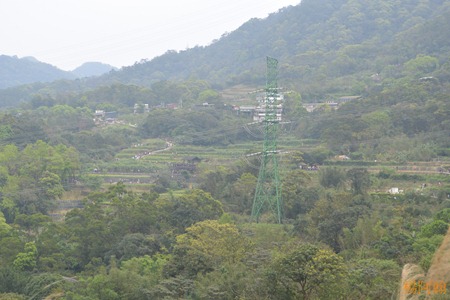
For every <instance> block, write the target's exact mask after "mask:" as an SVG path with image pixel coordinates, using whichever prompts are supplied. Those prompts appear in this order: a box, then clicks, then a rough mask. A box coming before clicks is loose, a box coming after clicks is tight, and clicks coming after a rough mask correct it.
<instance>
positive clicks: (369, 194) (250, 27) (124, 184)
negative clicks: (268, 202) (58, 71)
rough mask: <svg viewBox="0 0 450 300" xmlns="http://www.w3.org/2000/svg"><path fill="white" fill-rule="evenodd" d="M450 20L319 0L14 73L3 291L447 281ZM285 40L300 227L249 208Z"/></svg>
mask: <svg viewBox="0 0 450 300" xmlns="http://www.w3.org/2000/svg"><path fill="white" fill-rule="evenodd" d="M449 20H450V1H444V0H430V1H426V0H425V1H418V0H416V1H413V0H408V1H400V0H398V1H397V0H383V1H381V0H377V1H362V0H338V1H331V0H303V1H302V2H301V4H299V5H297V6H294V7H287V8H285V9H283V10H281V11H279V12H277V13H274V14H271V15H270V16H269V17H267V18H266V19H262V20H261V19H252V20H250V21H248V22H246V23H245V24H243V25H242V26H241V27H240V28H239V29H237V30H236V31H234V32H230V33H228V34H225V35H223V36H222V37H220V38H219V39H218V40H217V41H214V42H213V43H212V44H211V45H209V46H207V47H196V48H193V49H188V50H185V51H181V52H175V51H168V52H167V53H166V54H164V55H162V56H160V57H157V58H155V59H153V60H151V61H147V62H144V61H142V62H140V63H137V64H135V65H134V66H131V67H127V68H124V69H121V70H117V71H111V72H110V73H108V74H107V75H103V76H100V77H95V78H82V79H77V80H60V81H54V82H51V83H34V84H26V85H22V86H19V87H14V88H8V89H4V90H0V103H1V106H2V107H3V108H4V109H3V110H2V111H1V112H0V299H16V300H22V299H55V300H56V299H61V300H86V299H105V300H111V299H127V300H128V299H131V300H133V299H136V300H141V299H164V300H167V299H224V300H225V299H230V300H231V299H254V300H259V299H279V300H286V299H292V300H294V299H305V300H306V299H314V300H316V299H320V300H322V299H330V300H331V299H351V300H353V299H354V300H357V299H395V298H396V297H402V299H405V298H407V299H411V298H412V297H416V298H418V299H425V298H427V297H428V298H430V299H446V298H445V297H447V298H448V293H449V290H448V286H449V284H450V282H449V281H448V278H450V277H449V276H450V275H449V274H448V270H447V269H445V268H444V267H442V266H445V261H444V262H443V263H444V264H441V263H440V262H441V261H443V260H445V258H446V257H448V255H447V253H446V251H447V250H448V249H447V248H448V240H449V235H447V236H445V235H446V233H447V232H448V230H449V225H450V139H449V137H450V121H449V120H450V100H449V95H450V60H449V58H450V53H449V51H450V47H449V43H450V42H449V41H450V39H449V37H450V35H449V31H448V30H447V28H450V26H449ZM267 56H272V57H275V58H277V59H278V61H279V65H278V78H277V80H278V82H277V83H278V86H279V87H281V88H280V94H282V95H283V102H282V115H281V122H279V123H278V122H275V123H277V124H279V127H278V128H277V129H278V131H277V140H276V142H277V143H276V144H277V148H276V149H277V150H276V151H273V152H272V153H276V154H277V157H278V158H279V160H278V164H277V166H278V169H279V183H280V190H281V203H282V206H281V207H282V212H283V214H282V224H274V223H276V222H275V220H276V218H275V217H274V216H273V214H272V213H271V212H270V210H269V209H267V210H263V211H262V213H261V215H260V218H259V219H258V221H259V222H256V223H255V222H251V218H250V215H251V213H252V210H253V203H254V197H255V190H256V186H257V182H258V176H259V169H260V165H261V164H262V159H261V152H262V151H263V142H264V133H265V132H267V131H265V130H266V129H267V128H264V126H263V125H264V124H265V123H266V122H257V121H256V120H255V116H256V117H257V114H255V113H254V112H257V109H256V106H257V105H258V103H261V100H262V99H264V98H262V97H264V96H265V95H264V93H261V92H263V91H264V88H265V85H266V82H265V81H266V57H267ZM272 71H273V70H272ZM272 83H273V82H272ZM258 90H259V91H258ZM265 99H267V98H265ZM277 99H278V98H277ZM280 99H281V97H280ZM258 101H260V102H258ZM262 103H263V102H262ZM277 110H278V108H277ZM263 186H264V184H263ZM264 208H265V207H264ZM447 252H448V251H447ZM402 269H403V273H402ZM425 274H426V275H425Z"/></svg>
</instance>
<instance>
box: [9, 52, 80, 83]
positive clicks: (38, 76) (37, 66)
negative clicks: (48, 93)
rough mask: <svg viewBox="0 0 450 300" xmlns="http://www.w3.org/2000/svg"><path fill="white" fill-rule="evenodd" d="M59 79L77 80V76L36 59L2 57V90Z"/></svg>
mask: <svg viewBox="0 0 450 300" xmlns="http://www.w3.org/2000/svg"><path fill="white" fill-rule="evenodd" d="M57 79H75V76H74V75H72V74H71V73H70V72H66V71H63V70H60V69H58V68H57V67H55V66H52V65H50V64H46V63H43V62H40V61H38V60H37V59H35V58H34V57H24V58H18V57H17V56H7V55H0V89H4V88H8V87H12V86H17V85H21V84H27V83H32V82H50V81H54V80H57Z"/></svg>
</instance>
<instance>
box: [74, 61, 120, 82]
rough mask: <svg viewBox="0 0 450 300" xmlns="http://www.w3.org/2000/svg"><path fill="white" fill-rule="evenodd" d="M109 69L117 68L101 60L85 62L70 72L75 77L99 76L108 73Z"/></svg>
mask: <svg viewBox="0 0 450 300" xmlns="http://www.w3.org/2000/svg"><path fill="white" fill-rule="evenodd" d="M111 70H117V68H116V67H113V66H111V65H108V64H104V63H101V62H86V63H84V64H82V65H81V66H79V67H78V68H76V69H75V70H73V71H72V74H74V75H75V76H76V77H79V78H82V77H91V76H100V75H103V74H105V73H108V72H109V71H111Z"/></svg>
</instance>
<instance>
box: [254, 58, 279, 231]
mask: <svg viewBox="0 0 450 300" xmlns="http://www.w3.org/2000/svg"><path fill="white" fill-rule="evenodd" d="M266 76H267V79H266V88H265V96H264V100H263V101H262V103H261V111H262V112H264V114H263V117H262V119H261V122H263V125H264V146H263V151H262V153H261V166H260V168H259V175H258V182H257V184H256V191H255V197H254V199H253V207H252V221H256V222H259V218H260V216H261V214H262V213H263V212H265V211H268V210H271V211H272V213H273V215H274V217H275V222H277V223H282V221H283V210H282V199H281V183H280V177H279V174H278V157H277V136H278V127H279V123H280V121H281V111H282V102H281V101H282V97H281V96H280V94H279V93H278V83H277V76H278V61H277V60H276V59H274V58H271V57H267V75H266Z"/></svg>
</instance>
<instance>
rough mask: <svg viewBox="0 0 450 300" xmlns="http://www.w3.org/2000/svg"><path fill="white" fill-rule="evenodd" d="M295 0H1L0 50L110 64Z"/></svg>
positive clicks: (71, 62)
mask: <svg viewBox="0 0 450 300" xmlns="http://www.w3.org/2000/svg"><path fill="white" fill-rule="evenodd" d="M299 3H300V0H126V1H124V0H120V1H119V0H0V54H5V55H17V56H19V57H24V56H34V57H36V58H37V59H38V60H40V61H43V62H46V63H49V64H52V65H55V66H57V67H59V68H61V69H63V70H72V69H74V68H76V67H78V66H80V65H81V64H82V63H84V62H88V61H100V62H104V63H108V64H111V65H113V66H116V67H122V66H128V65H132V64H134V63H135V62H136V61H140V60H141V59H151V58H153V57H155V56H158V55H161V54H163V53H164V52H166V51H167V50H184V49H186V48H192V47H194V46H196V45H201V46H204V45H208V44H210V43H211V42H212V41H213V40H214V39H219V38H220V37H221V35H222V34H224V33H225V32H231V31H233V30H235V29H237V28H238V27H239V26H240V25H242V24H243V23H245V22H246V21H248V20H249V19H251V18H265V17H267V16H268V14H269V13H273V12H277V11H278V10H279V9H280V8H282V7H285V6H289V5H297V4H299Z"/></svg>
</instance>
